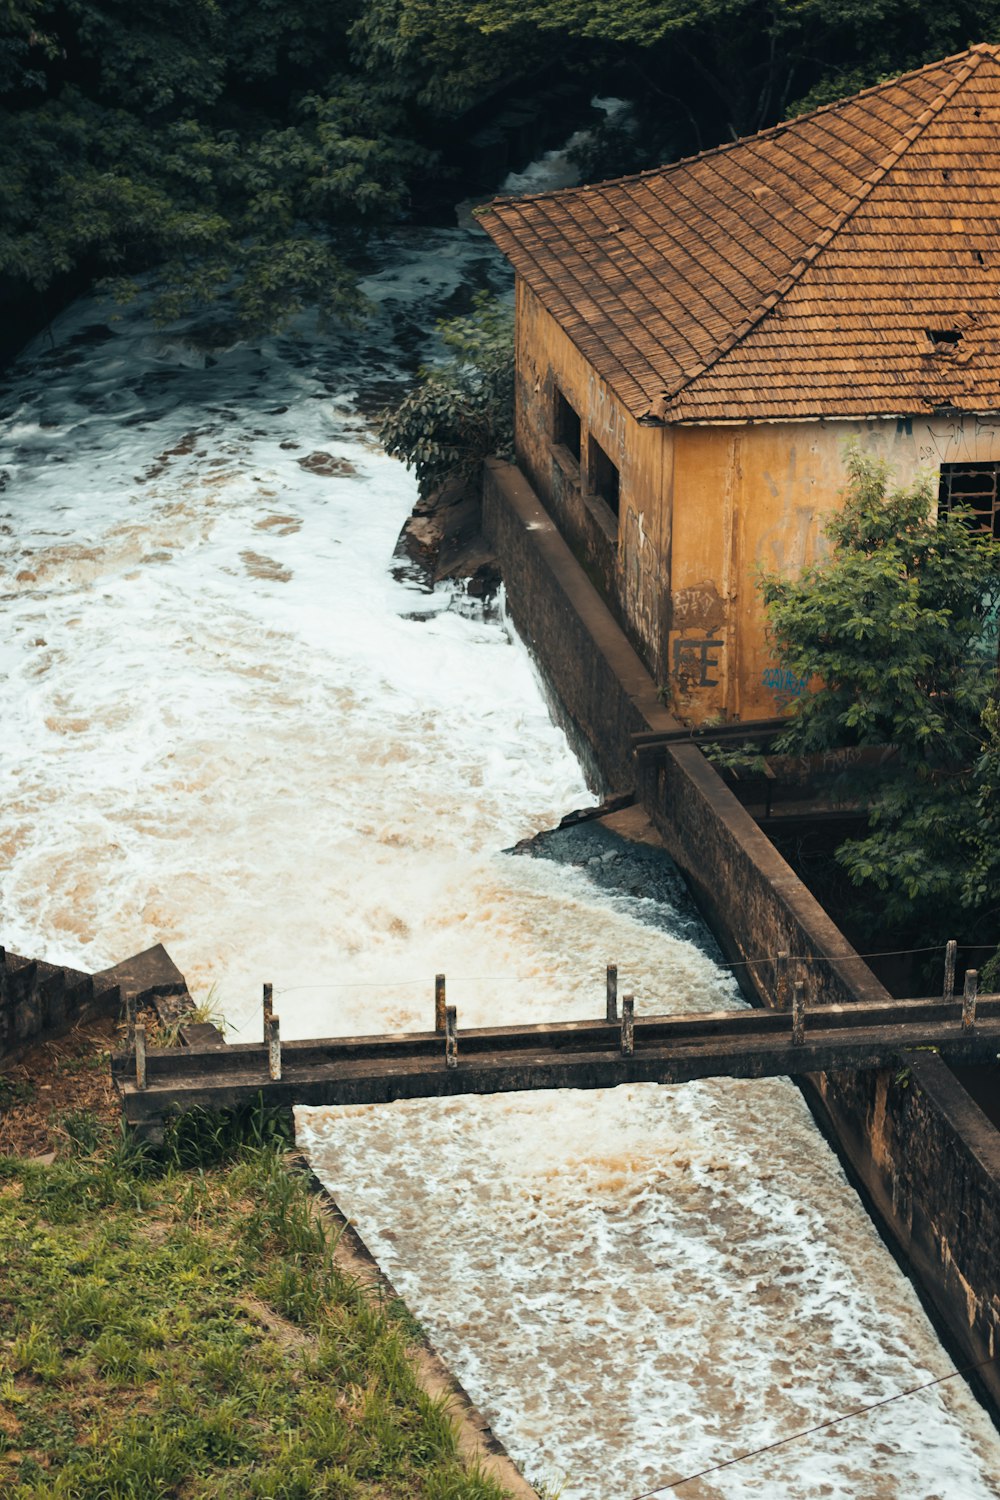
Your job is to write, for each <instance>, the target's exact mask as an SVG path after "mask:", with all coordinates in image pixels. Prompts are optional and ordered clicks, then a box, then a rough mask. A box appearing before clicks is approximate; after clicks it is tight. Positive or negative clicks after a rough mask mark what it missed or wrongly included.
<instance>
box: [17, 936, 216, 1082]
mask: <svg viewBox="0 0 1000 1500" xmlns="http://www.w3.org/2000/svg"><path fill="white" fill-rule="evenodd" d="M170 997H178V999H179V1000H187V999H188V996H187V986H186V984H185V982H184V976H183V974H181V972H180V970H179V969H178V968H177V966H176V965H175V964H174V963H173V961H172V960H171V958H170V956H169V954H168V953H167V952H166V950H165V949H164V947H163V946H162V944H160V943H157V944H156V946H155V947H153V948H147V949H146V950H145V952H143V953H137V954H136V955H135V957H134V958H129V959H126V960H125V962H124V963H120V964H116V965H115V966H114V967H113V968H111V969H104V970H102V972H101V973H99V974H84V973H83V972H82V971H81V970H79V969H69V968H66V967H65V966H63V965H60V964H49V963H44V962H43V961H42V960H41V959H36V958H22V957H21V956H20V954H17V953H7V952H6V951H5V949H3V948H0V1065H2V1064H3V1063H5V1062H10V1061H11V1059H12V1058H14V1057H16V1056H17V1054H18V1053H20V1052H22V1051H23V1050H24V1048H25V1047H27V1046H30V1044H31V1043H32V1042H33V1041H35V1040H37V1039H39V1038H43V1037H50V1036H58V1035H59V1034H60V1032H63V1031H68V1030H69V1029H70V1028H71V1027H73V1026H76V1025H78V1024H79V1023H80V1022H81V1021H88V1020H92V1019H93V1018H94V1017H95V1016H101V1015H117V1014H118V1013H119V1011H120V1010H122V1009H123V1008H124V1006H125V1002H126V1000H127V999H132V1000H134V1001H135V1004H136V1006H137V1007H138V1008H140V1009H141V1008H142V1007H143V1006H148V1005H151V1004H153V1003H154V1001H158V1000H159V1001H163V1002H166V1001H167V1000H168V999H169V998H170ZM188 1008H190V1006H188Z"/></svg>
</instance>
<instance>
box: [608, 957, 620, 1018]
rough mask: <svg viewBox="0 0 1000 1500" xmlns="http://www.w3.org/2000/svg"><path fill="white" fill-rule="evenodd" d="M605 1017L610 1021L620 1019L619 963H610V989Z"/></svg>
mask: <svg viewBox="0 0 1000 1500" xmlns="http://www.w3.org/2000/svg"><path fill="white" fill-rule="evenodd" d="M605 1017H606V1019H607V1020H609V1021H617V1019H618V965H617V964H608V989H607V1010H606V1011H605Z"/></svg>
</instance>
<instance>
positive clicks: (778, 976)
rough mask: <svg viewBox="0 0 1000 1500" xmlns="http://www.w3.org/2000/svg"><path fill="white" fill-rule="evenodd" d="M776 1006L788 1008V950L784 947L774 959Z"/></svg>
mask: <svg viewBox="0 0 1000 1500" xmlns="http://www.w3.org/2000/svg"><path fill="white" fill-rule="evenodd" d="M774 1008H775V1010H787V1009H788V950H787V948H783V949H782V950H781V952H780V953H779V954H778V956H777V958H776V959H775V960H774Z"/></svg>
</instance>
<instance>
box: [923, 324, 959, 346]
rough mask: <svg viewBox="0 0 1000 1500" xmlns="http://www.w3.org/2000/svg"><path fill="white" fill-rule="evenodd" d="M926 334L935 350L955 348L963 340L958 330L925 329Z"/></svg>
mask: <svg viewBox="0 0 1000 1500" xmlns="http://www.w3.org/2000/svg"><path fill="white" fill-rule="evenodd" d="M924 332H925V333H926V335H927V337H928V338H929V339H930V341H931V343H932V344H933V345H934V346H935V348H954V346H955V345H956V344H958V343H960V342H961V339H962V335H961V333H960V332H959V331H958V329H957V328H925V329H924Z"/></svg>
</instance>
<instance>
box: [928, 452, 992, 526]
mask: <svg viewBox="0 0 1000 1500" xmlns="http://www.w3.org/2000/svg"><path fill="white" fill-rule="evenodd" d="M998 473H1000V463H983V464H970V463H965V464H942V465H941V483H940V487H939V489H938V507H939V509H940V510H941V511H949V510H953V509H954V507H955V506H956V505H963V506H965V507H966V508H967V509H968V510H971V511H972V512H973V515H974V517H975V520H974V522H973V524H974V525H975V526H976V528H977V530H979V531H989V532H992V534H993V535H994V536H1000V520H998V509H1000V506H998V501H997V474H998Z"/></svg>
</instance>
